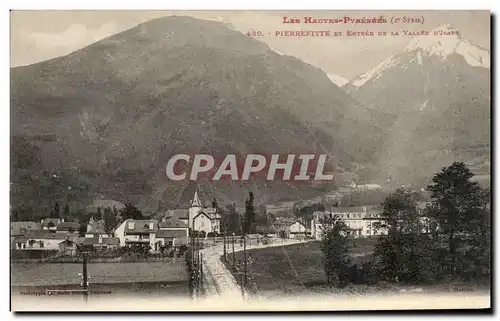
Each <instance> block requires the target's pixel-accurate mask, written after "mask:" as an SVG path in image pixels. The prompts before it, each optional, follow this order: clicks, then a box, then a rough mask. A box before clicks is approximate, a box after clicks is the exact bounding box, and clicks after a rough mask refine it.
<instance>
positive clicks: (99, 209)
mask: <svg viewBox="0 0 500 321" xmlns="http://www.w3.org/2000/svg"><path fill="white" fill-rule="evenodd" d="M97 217H98V218H97V219H98V220H100V219H101V218H102V212H101V207H100V206H97Z"/></svg>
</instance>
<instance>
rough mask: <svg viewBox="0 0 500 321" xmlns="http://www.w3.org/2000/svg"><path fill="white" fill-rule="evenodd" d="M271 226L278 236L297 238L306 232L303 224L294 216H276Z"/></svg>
mask: <svg viewBox="0 0 500 321" xmlns="http://www.w3.org/2000/svg"><path fill="white" fill-rule="evenodd" d="M271 228H272V230H274V231H275V234H276V237H279V238H287V239H289V238H297V237H299V236H300V237H302V236H305V235H306V234H307V229H306V226H305V224H304V223H302V222H301V221H300V220H298V219H296V218H287V217H286V218H280V217H278V218H276V220H275V221H274V223H273V224H272V225H271Z"/></svg>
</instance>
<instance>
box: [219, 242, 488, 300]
mask: <svg viewBox="0 0 500 321" xmlns="http://www.w3.org/2000/svg"><path fill="white" fill-rule="evenodd" d="M376 241H377V240H376V239H357V240H355V242H356V244H355V247H354V248H352V250H351V253H352V255H353V258H352V263H353V264H356V263H360V262H362V261H367V260H372V259H373V254H372V252H373V248H374V245H375V243H376ZM248 256H249V257H250V258H251V261H253V262H252V263H251V264H250V265H249V267H248V275H249V284H250V285H251V286H252V287H253V289H257V290H258V292H259V295H260V296H261V297H263V298H272V297H280V298H283V297H287V296H290V297H297V296H301V295H306V296H308V295H311V294H312V295H314V294H319V295H324V294H329V295H335V296H337V295H338V296H346V295H347V296H358V295H380V294H391V293H393V294H398V295H399V294H405V293H406V294H410V293H413V292H419V293H420V292H425V293H444V292H446V293H450V292H452V293H453V292H457V291H458V292H460V291H462V290H463V291H464V292H465V294H464V293H458V292H457V293H455V294H463V295H472V294H482V293H485V292H488V291H489V283H485V284H480V283H474V284H465V283H463V282H453V283H448V284H445V283H443V284H433V285H425V286H406V285H395V284H389V283H386V282H378V283H377V284H375V285H364V284H359V285H353V284H349V285H348V286H347V287H345V288H343V289H332V288H328V287H327V286H326V278H325V273H324V270H323V253H322V252H321V249H320V242H318V241H313V242H308V243H302V244H295V245H288V246H278V247H269V248H263V249H254V250H249V251H248ZM227 258H228V263H227V266H228V268H229V270H232V269H231V266H232V263H231V259H232V254H231V253H229V254H228V256H227ZM242 261H243V252H236V262H242ZM233 275H234V276H235V278H236V280H237V281H238V283H241V277H240V275H241V274H238V273H234V272H233Z"/></svg>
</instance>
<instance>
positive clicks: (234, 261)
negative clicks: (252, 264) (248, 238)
mask: <svg viewBox="0 0 500 321" xmlns="http://www.w3.org/2000/svg"><path fill="white" fill-rule="evenodd" d="M231 240H232V241H233V242H232V243H233V271H236V254H235V253H234V233H233V235H232V236H231Z"/></svg>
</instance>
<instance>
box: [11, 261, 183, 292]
mask: <svg viewBox="0 0 500 321" xmlns="http://www.w3.org/2000/svg"><path fill="white" fill-rule="evenodd" d="M81 272H82V264H78V263H47V264H11V285H12V286H51V285H72V284H73V285H74V284H80V282H81V278H80V276H79V275H78V274H79V273H81ZM88 274H89V275H90V283H94V284H115V283H143V282H180V281H187V279H188V275H187V272H186V270H185V262H184V259H182V258H179V259H177V260H176V261H175V262H174V261H171V262H137V263H90V264H88Z"/></svg>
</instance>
